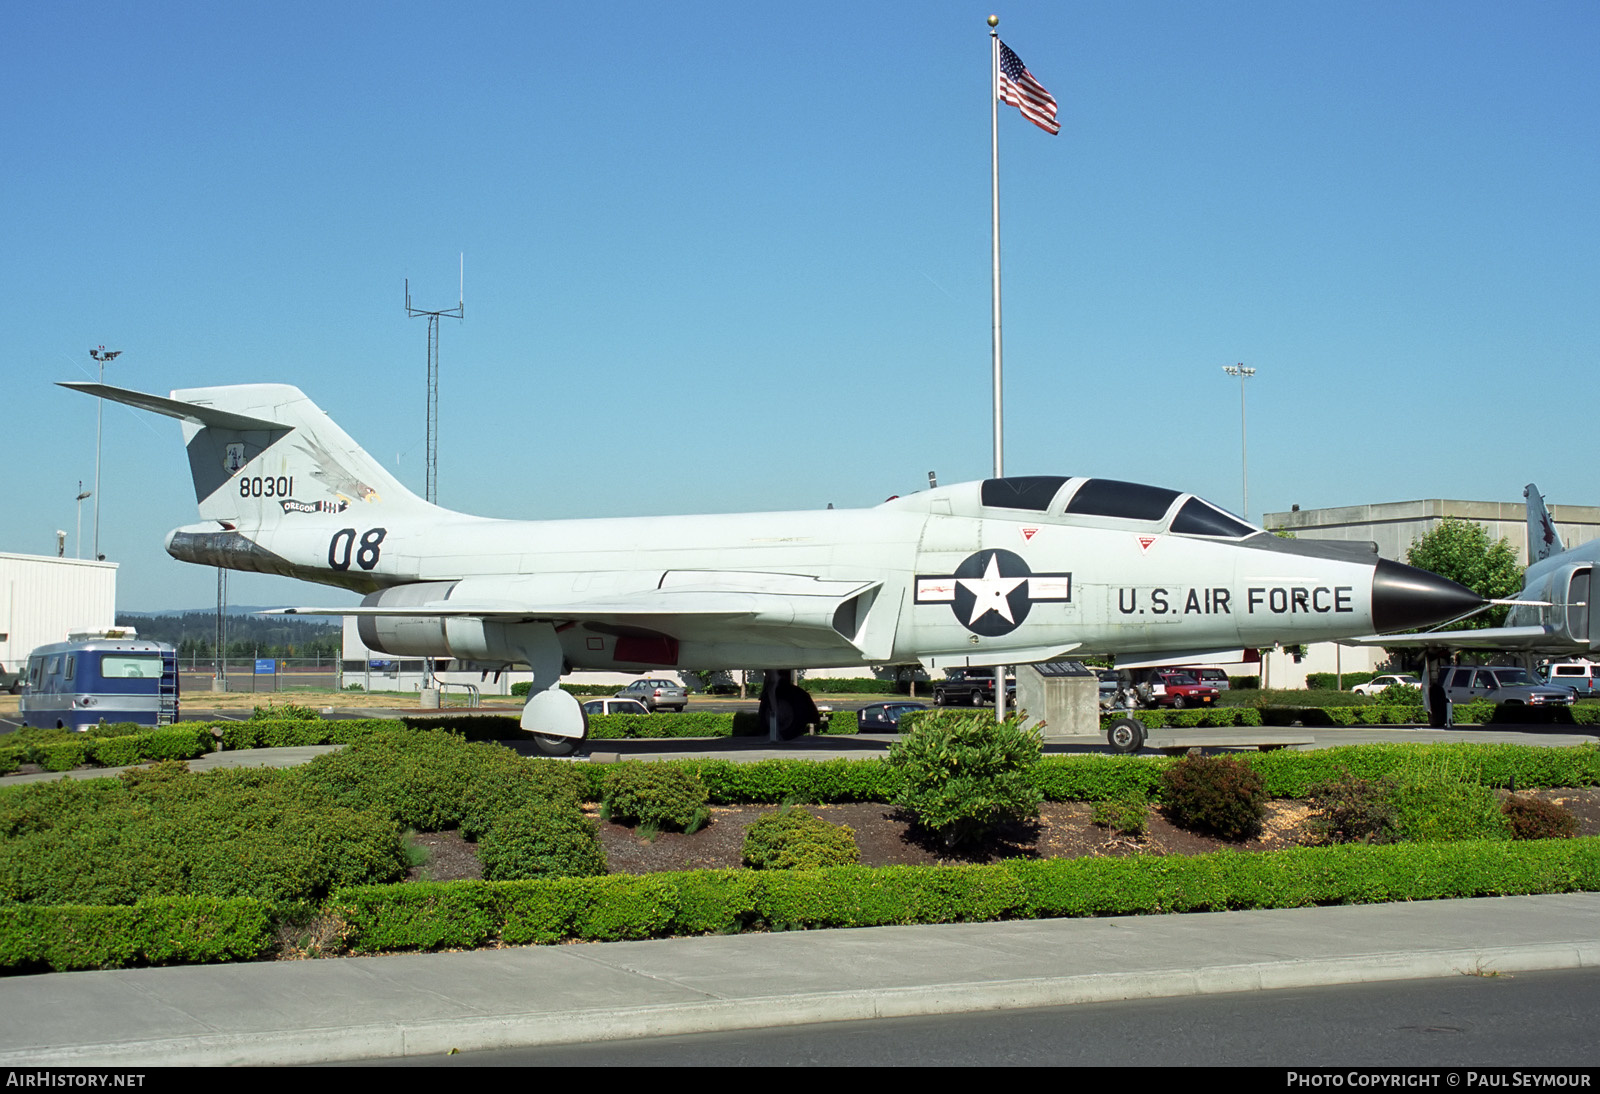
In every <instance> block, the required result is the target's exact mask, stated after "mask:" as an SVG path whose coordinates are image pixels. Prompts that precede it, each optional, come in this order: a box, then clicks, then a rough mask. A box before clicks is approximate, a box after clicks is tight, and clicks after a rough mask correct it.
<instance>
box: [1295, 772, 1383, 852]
mask: <svg viewBox="0 0 1600 1094" xmlns="http://www.w3.org/2000/svg"><path fill="white" fill-rule="evenodd" d="M1394 791H1395V781H1394V780H1393V779H1392V778H1378V779H1362V778H1357V777H1356V776H1354V775H1352V774H1350V772H1348V771H1345V772H1341V773H1340V775H1339V777H1338V778H1337V779H1334V780H1332V781H1330V782H1326V783H1321V784H1319V785H1317V786H1314V787H1312V788H1311V795H1310V796H1311V809H1312V812H1311V816H1310V817H1309V818H1308V820H1307V828H1308V829H1309V831H1310V833H1311V838H1312V840H1313V842H1316V843H1393V842H1394V841H1395V839H1396V838H1397V836H1396V833H1395V807H1394V801H1393V798H1394Z"/></svg>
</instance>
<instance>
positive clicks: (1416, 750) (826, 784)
mask: <svg viewBox="0 0 1600 1094" xmlns="http://www.w3.org/2000/svg"><path fill="white" fill-rule="evenodd" d="M1241 758H1242V759H1243V760H1244V761H1245V762H1246V763H1248V764H1249V765H1250V766H1251V767H1252V768H1253V769H1254V770H1256V771H1257V772H1259V773H1260V774H1261V777H1262V779H1263V780H1265V783H1266V790H1267V795H1268V796H1269V797H1273V798H1303V797H1306V796H1308V794H1309V793H1310V790H1311V787H1313V786H1315V785H1317V784H1318V783H1323V782H1328V781H1331V780H1332V779H1335V778H1337V777H1338V776H1339V775H1340V774H1341V773H1342V772H1344V771H1349V772H1350V773H1351V774H1352V775H1356V776H1358V777H1361V778H1379V777H1381V776H1383V775H1385V774H1392V773H1394V772H1395V771H1396V770H1397V768H1401V767H1404V766H1408V765H1429V764H1433V765H1439V766H1444V767H1447V768H1448V769H1449V770H1451V771H1454V772H1458V773H1468V774H1471V775H1473V776H1474V777H1476V778H1477V780H1478V781H1481V782H1483V783H1484V784H1485V785H1487V786H1492V787H1496V788H1509V787H1511V786H1516V787H1518V788H1520V789H1523V790H1535V789H1541V788H1551V787H1567V786H1570V787H1578V786H1596V785H1600V747H1595V746H1593V745H1586V746H1578V747H1573V748H1537V747H1534V746H1531V745H1511V744H1398V743H1396V744H1381V743H1380V744H1365V745H1346V746H1343V747H1340V748H1320V749H1315V750H1312V751H1307V752H1298V751H1291V750H1288V749H1279V750H1275V751H1271V752H1256V753H1241ZM662 762H670V763H677V764H684V765H687V766H689V767H692V768H693V769H694V770H695V771H696V772H697V773H698V774H699V775H700V778H701V780H702V781H703V782H704V783H705V784H706V790H707V791H708V792H709V794H710V796H711V802H712V804H714V805H743V804H762V803H769V804H776V803H779V802H783V801H791V802H816V803H823V802H862V801H876V802H887V801H892V800H893V799H894V795H895V794H896V793H898V791H899V790H900V788H901V785H902V781H901V776H900V774H899V773H898V772H897V771H895V770H894V769H893V768H892V767H890V766H889V765H888V764H887V763H886V762H885V761H883V760H880V759H868V760H790V759H777V760H759V761H756V762H754V763H736V762H734V761H732V760H673V761H662ZM1174 762H1176V761H1175V760H1173V759H1172V758H1170V757H1166V756H1112V755H1101V754H1083V755H1070V756H1048V755H1047V756H1045V757H1043V758H1042V759H1041V760H1040V761H1039V763H1038V766H1037V768H1036V769H1035V770H1036V776H1037V778H1038V780H1039V788H1040V789H1041V790H1042V791H1043V792H1044V795H1045V798H1046V800H1049V801H1103V800H1107V799H1115V798H1123V797H1127V796H1130V795H1141V796H1145V797H1151V798H1154V797H1156V796H1157V794H1158V790H1157V788H1158V786H1159V784H1160V779H1161V773H1162V772H1163V771H1164V770H1166V768H1167V767H1168V766H1169V765H1171V764H1172V763H1174ZM574 766H576V767H577V768H578V770H580V771H581V772H583V774H584V776H585V777H586V778H587V779H588V780H589V787H588V790H587V792H586V793H585V795H584V796H585V798H586V799H587V800H590V801H598V800H599V798H600V780H601V779H602V778H603V777H604V774H605V771H606V769H607V767H608V766H609V765H606V764H579V765H574Z"/></svg>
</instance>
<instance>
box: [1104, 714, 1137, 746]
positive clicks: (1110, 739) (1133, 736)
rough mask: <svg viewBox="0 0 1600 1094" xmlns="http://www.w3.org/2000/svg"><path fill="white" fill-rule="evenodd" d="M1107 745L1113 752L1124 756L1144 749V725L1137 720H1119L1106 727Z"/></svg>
mask: <svg viewBox="0 0 1600 1094" xmlns="http://www.w3.org/2000/svg"><path fill="white" fill-rule="evenodd" d="M1106 743H1107V744H1109V745H1110V746H1111V751H1113V752H1118V753H1122V754H1124V755H1127V754H1131V753H1134V752H1137V751H1139V750H1140V749H1141V748H1143V747H1144V723H1143V722H1141V721H1139V719H1137V718H1118V719H1117V720H1116V721H1114V722H1112V723H1111V724H1110V725H1109V726H1107V727H1106Z"/></svg>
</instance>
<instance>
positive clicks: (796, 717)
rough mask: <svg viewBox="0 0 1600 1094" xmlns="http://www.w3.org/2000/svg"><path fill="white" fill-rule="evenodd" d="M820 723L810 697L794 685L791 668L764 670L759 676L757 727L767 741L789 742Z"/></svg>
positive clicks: (818, 715)
mask: <svg viewBox="0 0 1600 1094" xmlns="http://www.w3.org/2000/svg"><path fill="white" fill-rule="evenodd" d="M821 722H822V715H821V714H819V713H818V712H817V704H816V703H814V702H812V701H811V695H810V694H809V693H808V692H807V691H806V690H805V689H804V688H802V687H800V686H798V685H797V684H796V683H795V682H794V670H793V669H767V670H766V671H765V672H764V673H762V675H761V724H762V725H763V726H765V727H766V730H767V739H768V740H771V741H792V740H794V739H795V738H796V737H798V736H800V735H801V734H802V733H804V732H805V731H806V729H807V728H809V727H810V726H814V725H818V724H820V723H821Z"/></svg>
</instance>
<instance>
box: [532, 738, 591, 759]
mask: <svg viewBox="0 0 1600 1094" xmlns="http://www.w3.org/2000/svg"><path fill="white" fill-rule="evenodd" d="M583 741H584V738H583V737H557V736H555V735H554V734H550V733H535V734H534V735H533V744H534V747H535V748H537V749H538V750H539V753H540V755H542V756H575V755H577V753H578V750H579V749H580V748H582V747H583Z"/></svg>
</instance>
